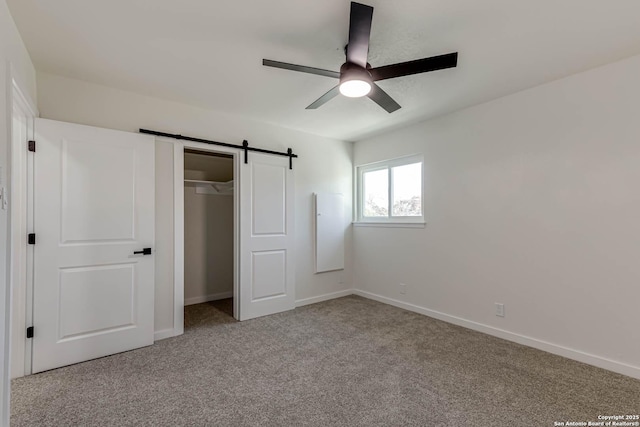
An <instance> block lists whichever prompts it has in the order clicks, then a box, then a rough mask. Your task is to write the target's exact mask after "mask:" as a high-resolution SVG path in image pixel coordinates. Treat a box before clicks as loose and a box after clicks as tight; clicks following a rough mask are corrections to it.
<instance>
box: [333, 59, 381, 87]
mask: <svg viewBox="0 0 640 427" xmlns="http://www.w3.org/2000/svg"><path fill="white" fill-rule="evenodd" d="M350 80H362V81H365V82H367V83H369V84H372V83H373V78H372V77H371V73H370V72H369V70H367V69H366V68H363V67H361V66H359V65H357V64H354V63H352V62H345V63H344V64H342V66H341V67H340V84H342V83H344V82H348V81H350Z"/></svg>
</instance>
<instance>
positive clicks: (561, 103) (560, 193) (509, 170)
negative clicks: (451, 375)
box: [354, 56, 640, 377]
mask: <svg viewBox="0 0 640 427" xmlns="http://www.w3.org/2000/svg"><path fill="white" fill-rule="evenodd" d="M639 76H640V56H636V57H633V58H630V59H627V60H624V61H621V62H617V63H614V64H610V65H607V66H604V67H601V68H597V69H594V70H591V71H587V72H584V73H581V74H578V75H574V76H571V77H568V78H565V79H562V80H558V81H555V82H552V83H549V84H546V85H543V86H539V87H536V88H533V89H530V90H526V91H523V92H520V93H516V94H514V95H510V96H507V97H504V98H501V99H498V100H495V101H492V102H489V103H486V104H482V105H478V106H475V107H472V108H468V109H466V110H462V111H459V112H457V113H454V114H451V115H448V116H444V117H441V118H437V119H434V120H430V121H426V122H423V123H419V124H416V125H413V126H411V127H408V128H405V129H402V130H399V131H395V132H392V133H388V134H385V135H381V136H378V137H375V138H371V139H368V140H364V141H360V142H357V143H356V144H355V148H354V164H356V165H358V164H365V163H369V162H373V161H377V160H382V159H387V158H394V157H398V156H403V155H408V154H413V153H424V158H425V181H424V186H425V192H424V195H425V203H424V205H425V216H426V221H427V226H426V228H424V229H390V228H366V227H356V228H355V229H354V254H355V255H354V270H355V272H354V275H355V277H356V283H355V286H356V288H358V289H361V290H364V291H366V292H369V293H371V294H375V295H377V296H382V297H384V298H386V299H385V300H386V301H389V300H388V299H389V298H391V299H394V300H396V301H400V302H403V303H411V304H414V305H415V306H418V307H413V308H414V309H418V311H422V312H427V313H430V314H432V315H435V316H439V317H442V318H447V319H448V320H451V321H456V322H458V323H461V324H465V325H466V326H471V327H476V328H477V329H481V330H485V331H488V332H490V333H494V334H496V335H500V336H505V337H508V338H509V339H514V340H518V341H521V342H526V343H527V344H529V345H535V346H537V347H540V348H545V349H547V350H550V351H555V352H557V353H560V354H565V355H568V356H570V357H574V358H577V359H581V360H583V361H587V362H589V363H595V364H599V365H600V366H603V367H608V368H609V369H613V370H617V371H619V372H623V373H626V374H628V375H633V376H636V377H640V333H639V330H640V322H639V321H638V301H640V262H639V254H640V221H639V218H640V77H639ZM399 282H403V283H406V284H407V285H408V290H407V293H406V295H401V294H400V292H399V287H398V283H399ZM369 296H371V295H369ZM495 302H501V303H504V304H505V309H506V317H504V318H499V317H496V316H495V314H494V313H495V308H494V303H495ZM400 305H402V304H400ZM425 309H426V310H425ZM452 316H454V317H452ZM456 318H457V319H456ZM466 321H471V322H476V323H475V324H474V323H470V322H466ZM487 327H488V328H487ZM500 330H502V331H500ZM525 337H528V338H526V339H525ZM461 350H463V349H461Z"/></svg>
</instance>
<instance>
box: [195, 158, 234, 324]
mask: <svg viewBox="0 0 640 427" xmlns="http://www.w3.org/2000/svg"><path fill="white" fill-rule="evenodd" d="M234 200H235V197H234V157H233V155H231V154H227V153H221V152H215V151H202V150H197V149H191V148H185V150H184V306H185V307H184V328H185V330H188V329H189V328H193V327H198V326H205V325H209V324H216V323H228V322H235V321H236V320H235V319H236V318H238V313H237V312H236V307H237V301H234V298H237V295H234V283H235V281H234V274H235V259H234V258H235V254H236V250H235V249H236V248H235V247H234V242H235V239H234V230H235V227H234V225H235V224H234V221H235V210H234ZM234 302H236V303H235V304H234Z"/></svg>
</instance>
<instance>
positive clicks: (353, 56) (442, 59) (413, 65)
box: [262, 2, 458, 113]
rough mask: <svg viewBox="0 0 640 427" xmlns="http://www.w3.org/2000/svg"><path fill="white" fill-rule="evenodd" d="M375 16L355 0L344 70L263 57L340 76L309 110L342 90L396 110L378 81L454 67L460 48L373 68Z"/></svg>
mask: <svg viewBox="0 0 640 427" xmlns="http://www.w3.org/2000/svg"><path fill="white" fill-rule="evenodd" d="M372 19H373V7H371V6H367V5H364V4H360V3H356V2H351V16H350V19H349V42H348V44H347V46H345V54H346V56H347V61H346V62H345V63H344V64H342V66H341V67H340V72H337V71H331V70H323V69H321V68H314V67H305V66H304V65H295V64H288V63H286V62H280V61H272V60H270V59H263V60H262V65H266V66H267V67H275V68H283V69H285V70H292V71H300V72H303V73H309V74H317V75H319V76H326V77H333V78H336V79H340V83H339V84H338V86H335V87H334V88H333V89H331V90H330V91H329V92H327V93H325V94H324V95H322V96H321V97H320V98H318V99H317V100H315V101H314V102H313V103H312V104H311V105H309V106H308V107H307V110H309V109H316V108H318V107H320V106H321V105H323V104H324V103H326V102H327V101H329V100H330V99H333V98H334V97H335V96H336V95H338V93H341V94H342V95H344V96H348V97H350V98H358V97H362V96H365V95H366V96H368V97H369V98H371V99H372V100H373V101H374V102H375V103H376V104H378V105H379V106H381V107H382V108H384V109H385V110H386V111H387V112H389V113H393V112H394V111H396V110H397V109H399V108H400V104H398V103H397V102H396V101H394V100H393V98H391V97H390V96H389V95H388V94H387V93H386V92H385V91H383V90H382V89H381V88H380V86H378V85H377V84H375V82H377V81H380V80H386V79H393V78H395V77H402V76H408V75H411V74H418V73H426V72H429V71H435V70H442V69H445V68H452V67H455V66H456V65H457V64H458V52H453V53H448V54H446V55H439V56H432V57H430V58H423V59H416V60H413V61H407V62H401V63H398V64H392V65H384V66H382V67H376V68H371V64H369V63H368V62H367V55H368V54H369V37H370V34H371V21H372Z"/></svg>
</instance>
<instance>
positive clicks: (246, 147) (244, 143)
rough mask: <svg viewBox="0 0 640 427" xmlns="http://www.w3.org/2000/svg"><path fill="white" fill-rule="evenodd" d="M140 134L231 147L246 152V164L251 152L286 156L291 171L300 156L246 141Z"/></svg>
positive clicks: (154, 131)
mask: <svg viewBox="0 0 640 427" xmlns="http://www.w3.org/2000/svg"><path fill="white" fill-rule="evenodd" d="M140 133H145V134H147V135H155V136H164V137H165V138H173V139H182V140H185V141H192V142H202V143H204V144H211V145H220V146H222V147H230V148H239V149H241V150H244V162H245V163H248V161H249V160H248V156H249V154H248V152H249V151H256V152H258V153H266V154H274V155H276V156H285V157H288V158H289V169H293V158H294V157H295V158H297V157H298V155H297V154H293V150H291V148H288V149H287V152H286V153H284V152H282V151H273V150H265V149H264V148H255V147H249V142H247V140H246V139H245V140H244V141H242V145H237V144H229V143H227V142H218V141H211V140H209V139H202V138H193V137H191V136H183V135H179V134H175V133H166V132H158V131H156V130H149V129H140Z"/></svg>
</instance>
